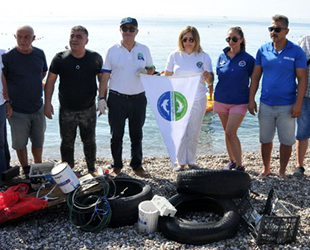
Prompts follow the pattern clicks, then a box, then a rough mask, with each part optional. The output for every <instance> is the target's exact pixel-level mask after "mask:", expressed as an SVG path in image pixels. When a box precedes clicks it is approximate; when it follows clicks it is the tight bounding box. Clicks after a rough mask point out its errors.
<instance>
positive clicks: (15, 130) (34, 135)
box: [9, 105, 46, 150]
mask: <svg viewBox="0 0 310 250" xmlns="http://www.w3.org/2000/svg"><path fill="white" fill-rule="evenodd" d="M43 110H44V108H43V105H42V107H41V108H40V109H39V110H38V111H37V112H35V113H33V114H23V113H18V112H15V111H13V114H12V116H11V117H10V118H9V123H10V126H11V136H12V148H13V149H15V150H21V149H23V148H24V147H26V146H27V144H28V138H30V140H31V143H32V146H33V147H36V148H42V147H43V143H44V132H45V129H46V121H45V115H44V111H43Z"/></svg>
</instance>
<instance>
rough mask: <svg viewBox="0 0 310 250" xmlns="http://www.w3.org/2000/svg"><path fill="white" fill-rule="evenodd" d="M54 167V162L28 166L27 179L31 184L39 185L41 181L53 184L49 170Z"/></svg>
mask: <svg viewBox="0 0 310 250" xmlns="http://www.w3.org/2000/svg"><path fill="white" fill-rule="evenodd" d="M54 166H55V162H44V163H37V164H31V165H30V172H29V177H30V181H31V183H40V182H43V181H49V182H50V183H55V182H54V180H53V178H52V176H51V170H52V169H53V167H54Z"/></svg>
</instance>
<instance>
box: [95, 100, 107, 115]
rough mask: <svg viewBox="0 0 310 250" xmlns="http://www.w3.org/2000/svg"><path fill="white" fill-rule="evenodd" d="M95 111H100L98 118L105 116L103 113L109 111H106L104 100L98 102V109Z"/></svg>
mask: <svg viewBox="0 0 310 250" xmlns="http://www.w3.org/2000/svg"><path fill="white" fill-rule="evenodd" d="M97 110H99V111H100V113H99V116H101V115H105V111H106V110H109V109H108V104H107V101H106V100H105V99H101V100H98V108H97Z"/></svg>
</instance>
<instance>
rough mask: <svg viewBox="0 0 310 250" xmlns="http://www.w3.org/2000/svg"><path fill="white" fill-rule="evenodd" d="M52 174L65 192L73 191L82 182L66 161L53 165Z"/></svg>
mask: <svg viewBox="0 0 310 250" xmlns="http://www.w3.org/2000/svg"><path fill="white" fill-rule="evenodd" d="M51 175H52V177H53V179H54V181H55V182H56V183H57V185H58V186H59V187H60V189H61V191H62V192H63V193H65V194H68V193H70V192H72V191H73V190H74V189H76V188H77V186H78V185H79V184H80V180H79V179H78V178H77V177H76V175H75V173H74V172H73V171H72V169H71V167H70V166H69V165H68V163H66V162H62V163H60V164H59V165H56V166H55V167H53V168H52V170H51Z"/></svg>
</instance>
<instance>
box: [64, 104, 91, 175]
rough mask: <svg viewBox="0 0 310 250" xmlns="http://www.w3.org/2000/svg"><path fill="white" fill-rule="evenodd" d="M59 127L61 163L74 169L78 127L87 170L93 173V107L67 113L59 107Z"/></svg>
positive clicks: (67, 111)
mask: <svg viewBox="0 0 310 250" xmlns="http://www.w3.org/2000/svg"><path fill="white" fill-rule="evenodd" d="M59 127H60V136H61V139H62V140H61V146H60V152H61V159H62V161H63V162H68V164H69V165H70V166H71V167H72V168H73V167H74V143H75V138H76V131H77V127H79V130H80V136H81V140H82V142H83V149H84V155H85V159H86V164H87V168H88V170H89V171H93V170H94V168H95V162H96V141H95V137H96V135H95V133H96V107H95V105H94V106H92V107H91V108H89V109H85V110H82V111H69V110H64V109H63V108H61V107H60V109H59Z"/></svg>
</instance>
